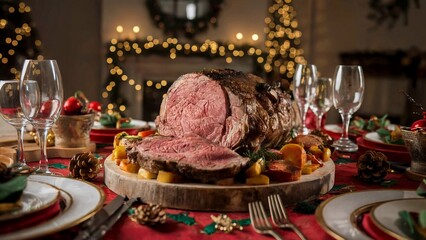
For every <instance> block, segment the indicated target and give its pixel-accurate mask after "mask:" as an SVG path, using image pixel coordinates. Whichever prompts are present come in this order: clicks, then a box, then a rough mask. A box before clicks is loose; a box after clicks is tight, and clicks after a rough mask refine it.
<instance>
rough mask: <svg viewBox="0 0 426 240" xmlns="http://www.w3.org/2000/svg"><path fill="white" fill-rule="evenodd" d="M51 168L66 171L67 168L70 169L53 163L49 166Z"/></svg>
mask: <svg viewBox="0 0 426 240" xmlns="http://www.w3.org/2000/svg"><path fill="white" fill-rule="evenodd" d="M49 167H51V168H56V169H66V168H68V167H67V166H65V165H64V164H62V163H51V164H49Z"/></svg>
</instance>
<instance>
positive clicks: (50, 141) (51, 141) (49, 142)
mask: <svg viewBox="0 0 426 240" xmlns="http://www.w3.org/2000/svg"><path fill="white" fill-rule="evenodd" d="M30 136H31V137H33V138H34V141H35V142H36V143H37V145H39V141H38V134H37V132H36V131H35V130H32V131H31V132H30ZM46 146H47V147H53V146H55V134H54V133H53V130H52V129H50V130H49V132H48V133H47V136H46Z"/></svg>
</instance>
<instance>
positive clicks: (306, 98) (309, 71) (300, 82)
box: [293, 64, 317, 135]
mask: <svg viewBox="0 0 426 240" xmlns="http://www.w3.org/2000/svg"><path fill="white" fill-rule="evenodd" d="M316 80H317V67H316V66H315V65H313V64H306V65H304V64H297V65H296V71H295V73H294V77H293V85H294V89H293V97H294V99H295V100H296V103H297V106H298V107H299V110H300V118H301V120H302V126H301V128H300V129H299V134H303V135H306V134H309V129H308V128H307V127H306V113H307V112H308V109H309V104H310V102H311V100H312V84H313V83H314V82H315V81H316Z"/></svg>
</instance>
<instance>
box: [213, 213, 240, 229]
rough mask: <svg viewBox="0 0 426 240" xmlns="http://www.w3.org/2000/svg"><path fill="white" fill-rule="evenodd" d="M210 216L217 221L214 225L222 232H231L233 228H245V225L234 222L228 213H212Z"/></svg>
mask: <svg viewBox="0 0 426 240" xmlns="http://www.w3.org/2000/svg"><path fill="white" fill-rule="evenodd" d="M210 218H211V219H212V220H213V222H215V223H216V225H215V226H214V227H215V228H216V229H217V230H220V231H222V232H226V233H230V232H232V231H233V230H235V229H237V230H240V231H241V230H243V227H242V226H241V225H239V224H238V223H236V222H232V219H231V218H230V217H228V215H226V214H220V215H219V216H214V215H211V216H210Z"/></svg>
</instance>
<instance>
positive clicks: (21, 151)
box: [16, 125, 27, 166]
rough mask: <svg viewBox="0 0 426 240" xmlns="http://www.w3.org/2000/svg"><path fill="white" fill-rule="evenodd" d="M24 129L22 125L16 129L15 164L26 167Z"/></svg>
mask: <svg viewBox="0 0 426 240" xmlns="http://www.w3.org/2000/svg"><path fill="white" fill-rule="evenodd" d="M24 129H25V125H22V126H21V127H17V128H16V132H17V133H18V150H17V151H18V152H17V156H16V157H17V159H16V163H17V165H18V166H25V165H27V163H26V161H25V156H24Z"/></svg>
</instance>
